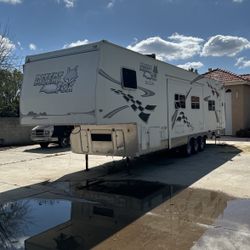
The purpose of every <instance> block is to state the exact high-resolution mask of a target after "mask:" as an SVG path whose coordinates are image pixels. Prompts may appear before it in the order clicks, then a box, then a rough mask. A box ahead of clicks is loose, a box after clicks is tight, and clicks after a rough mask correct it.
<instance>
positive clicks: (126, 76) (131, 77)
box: [122, 68, 137, 89]
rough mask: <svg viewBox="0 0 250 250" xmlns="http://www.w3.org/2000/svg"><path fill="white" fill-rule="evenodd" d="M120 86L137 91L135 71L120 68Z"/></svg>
mask: <svg viewBox="0 0 250 250" xmlns="http://www.w3.org/2000/svg"><path fill="white" fill-rule="evenodd" d="M122 84H123V87H124V88H130V89H137V80H136V71H135V70H131V69H126V68H122Z"/></svg>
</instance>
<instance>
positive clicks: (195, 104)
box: [191, 96, 200, 109]
mask: <svg viewBox="0 0 250 250" xmlns="http://www.w3.org/2000/svg"><path fill="white" fill-rule="evenodd" d="M191 108H192V109H200V97H199V96H191Z"/></svg>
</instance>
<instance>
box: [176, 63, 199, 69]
mask: <svg viewBox="0 0 250 250" xmlns="http://www.w3.org/2000/svg"><path fill="white" fill-rule="evenodd" d="M177 66H178V67H180V68H183V69H186V70H189V69H190V68H193V69H199V68H201V67H203V66H204V64H203V63H202V62H187V63H185V64H179V65H177Z"/></svg>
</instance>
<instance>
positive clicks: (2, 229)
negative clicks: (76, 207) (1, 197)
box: [0, 199, 71, 250]
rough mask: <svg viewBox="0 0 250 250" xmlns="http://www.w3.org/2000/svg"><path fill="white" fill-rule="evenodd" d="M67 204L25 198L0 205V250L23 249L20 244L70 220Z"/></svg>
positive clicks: (65, 202) (68, 205) (69, 210)
mask: <svg viewBox="0 0 250 250" xmlns="http://www.w3.org/2000/svg"><path fill="white" fill-rule="evenodd" d="M70 212H71V203H70V202H68V201H61V200H47V199H25V200H20V201H15V202H8V203H5V204H0V246H1V247H0V249H11V250H12V249H13V250H14V249H18V250H21V249H24V241H25V240H26V239H28V238H30V237H31V236H32V235H36V234H38V233H40V232H43V231H45V230H48V229H50V228H51V227H54V226H55V225H59V224H61V223H63V222H64V221H67V220H69V219H70Z"/></svg>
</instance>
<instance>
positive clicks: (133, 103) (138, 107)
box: [111, 88, 156, 122]
mask: <svg viewBox="0 0 250 250" xmlns="http://www.w3.org/2000/svg"><path fill="white" fill-rule="evenodd" d="M111 90H112V91H113V92H114V93H116V94H117V95H122V97H123V98H124V99H125V100H126V101H127V102H128V103H129V105H130V107H131V108H132V109H133V110H134V112H139V114H138V116H139V117H140V119H141V120H142V121H144V122H147V121H148V119H149V117H150V115H151V114H150V113H146V112H153V111H154V110H155V108H156V105H146V106H145V107H144V106H143V105H142V102H141V101H139V100H135V99H134V97H133V96H132V95H130V94H125V93H123V92H122V91H121V90H116V89H113V88H111ZM144 111H145V112H144Z"/></svg>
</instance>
